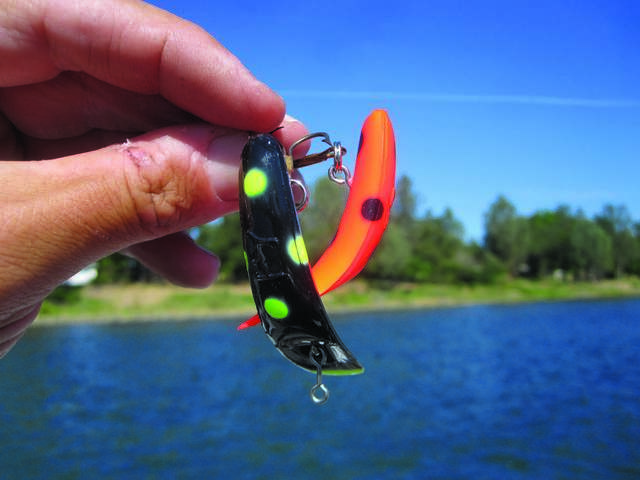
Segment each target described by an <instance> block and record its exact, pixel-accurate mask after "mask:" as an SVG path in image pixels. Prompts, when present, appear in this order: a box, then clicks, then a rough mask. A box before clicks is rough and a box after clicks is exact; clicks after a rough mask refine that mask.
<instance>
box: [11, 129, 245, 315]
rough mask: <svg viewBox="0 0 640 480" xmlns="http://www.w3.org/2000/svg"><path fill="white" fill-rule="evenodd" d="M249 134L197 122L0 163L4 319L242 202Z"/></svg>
mask: <svg viewBox="0 0 640 480" xmlns="http://www.w3.org/2000/svg"><path fill="white" fill-rule="evenodd" d="M246 139H247V134H246V133H242V132H237V131H231V130H225V129H216V128H214V127H211V126H204V125H193V126H187V127H173V128H168V129H164V130H161V131H156V132H153V133H150V134H147V135H144V136H141V137H138V138H136V139H134V140H133V141H130V142H126V143H125V144H122V145H115V146H110V147H107V148H104V149H101V150H97V151H93V152H89V153H85V154H80V155H74V156H70V157H64V158H60V159H56V160H47V161H41V162H0V210H1V212H2V215H1V216H0V218H2V223H3V228H2V229H1V231H0V245H2V250H0V319H1V318H2V316H3V315H4V316H6V315H12V312H15V311H19V310H24V308H25V307H26V306H28V305H36V304H37V303H38V302H40V301H41V300H42V298H44V297H45V296H46V295H47V294H48V293H49V292H50V291H51V290H52V289H53V288H55V286H56V285H58V284H59V283H61V282H62V281H64V280H65V279H66V278H68V277H69V276H71V275H73V274H74V273H75V272H77V271H78V270H79V269H81V268H82V267H84V266H85V265H87V264H88V263H91V262H92V261H95V260H97V259H98V258H101V257H103V256H105V255H108V254H110V253H112V252H115V251H119V250H122V249H123V248H125V247H128V246H130V245H133V244H137V243H140V242H145V241H148V240H151V239H154V238H159V237H162V236H165V235H168V234H171V233H174V232H178V231H180V230H183V229H185V228H189V227H192V226H195V225H200V224H202V223H206V222H207V221H210V220H212V219H214V218H217V217H219V216H222V215H224V214H226V213H229V212H231V211H234V210H236V209H237V207H238V201H237V198H238V167H239V164H240V157H241V152H242V148H243V146H244V144H245V142H246ZM167 255H171V252H167Z"/></svg>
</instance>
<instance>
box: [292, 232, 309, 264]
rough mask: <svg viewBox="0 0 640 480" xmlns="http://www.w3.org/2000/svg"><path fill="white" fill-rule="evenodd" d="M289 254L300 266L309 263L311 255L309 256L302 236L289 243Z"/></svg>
mask: <svg viewBox="0 0 640 480" xmlns="http://www.w3.org/2000/svg"><path fill="white" fill-rule="evenodd" d="M287 253H288V254H289V257H290V258H291V260H293V261H294V262H295V263H298V264H300V265H306V264H307V263H309V255H308V254H307V247H306V246H305V244H304V240H303V238H302V236H300V235H298V236H296V237H295V238H292V239H290V240H289V242H287Z"/></svg>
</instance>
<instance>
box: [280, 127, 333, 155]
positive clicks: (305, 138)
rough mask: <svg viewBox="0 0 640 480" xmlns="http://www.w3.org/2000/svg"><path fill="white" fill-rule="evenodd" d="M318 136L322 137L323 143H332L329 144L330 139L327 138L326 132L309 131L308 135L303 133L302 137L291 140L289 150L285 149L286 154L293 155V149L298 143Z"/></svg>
mask: <svg viewBox="0 0 640 480" xmlns="http://www.w3.org/2000/svg"><path fill="white" fill-rule="evenodd" d="M318 137H322V141H323V142H324V143H326V144H327V145H332V144H331V139H330V138H329V134H328V133H326V132H316V133H310V134H309V135H305V136H304V137H302V138H300V139H298V140H296V141H295V142H293V143H292V144H291V146H290V147H289V150H287V154H288V155H291V156H293V149H294V148H296V147H297V146H298V145H300V144H301V143H304V142H306V141H307V140H311V139H313V138H318Z"/></svg>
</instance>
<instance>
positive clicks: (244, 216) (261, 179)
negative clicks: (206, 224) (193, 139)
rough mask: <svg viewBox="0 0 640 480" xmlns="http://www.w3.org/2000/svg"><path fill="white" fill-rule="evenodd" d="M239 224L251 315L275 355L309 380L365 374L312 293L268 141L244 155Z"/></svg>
mask: <svg viewBox="0 0 640 480" xmlns="http://www.w3.org/2000/svg"><path fill="white" fill-rule="evenodd" d="M240 219H241V223H242V232H243V246H244V251H245V258H246V261H247V271H248V273H249V280H250V283H251V290H252V293H253V297H254V300H255V304H256V308H257V310H258V314H259V316H260V321H261V324H262V326H263V328H264V331H265V332H266V334H267V336H268V337H269V338H270V339H271V340H272V342H273V343H274V345H275V346H276V348H277V349H278V350H279V351H280V352H281V353H282V354H283V355H284V356H285V357H286V358H288V359H289V360H290V361H291V362H293V363H294V364H296V365H298V366H299V367H302V368H304V369H306V370H309V371H312V372H317V371H319V370H320V369H321V371H322V373H324V374H327V375H352V374H358V373H362V372H363V371H364V369H363V367H362V366H361V365H360V363H359V362H358V361H357V360H356V358H355V357H354V356H353V354H351V352H349V350H348V349H347V348H346V346H345V345H344V343H343V342H342V340H340V338H339V337H338V334H337V333H336V331H335V329H334V328H333V326H332V324H331V322H330V320H329V317H328V315H327V312H326V311H325V308H324V305H323V304H322V301H321V300H320V295H319V294H318V291H317V290H316V287H315V284H314V281H313V277H312V275H311V269H310V267H309V260H308V257H307V251H306V248H305V245H304V241H303V239H302V234H301V230H300V225H299V222H298V215H297V211H296V205H295V201H294V198H293V193H292V190H291V178H290V176H289V173H288V170H287V166H286V162H285V156H284V150H283V147H282V145H280V143H279V142H278V141H277V140H276V139H275V138H274V137H273V136H272V135H268V134H258V135H252V136H251V137H250V139H249V141H248V142H247V144H246V146H245V148H244V150H243V152H242V169H241V172H240Z"/></svg>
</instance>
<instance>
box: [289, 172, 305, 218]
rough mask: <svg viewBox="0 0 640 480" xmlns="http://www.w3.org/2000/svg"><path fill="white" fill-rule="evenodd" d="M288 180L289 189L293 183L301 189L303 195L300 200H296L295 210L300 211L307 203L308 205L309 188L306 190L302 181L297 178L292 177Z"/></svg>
mask: <svg viewBox="0 0 640 480" xmlns="http://www.w3.org/2000/svg"><path fill="white" fill-rule="evenodd" d="M289 182H290V184H291V190H293V186H294V185H295V186H296V187H298V188H299V189H300V190H302V195H303V196H302V200H301V201H299V202H296V211H297V212H298V213H300V212H302V211H303V210H304V209H305V208H307V205H309V190H307V187H305V185H304V183H302V182H301V181H300V180H298V179H297V178H292V179H290V181H289Z"/></svg>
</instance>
